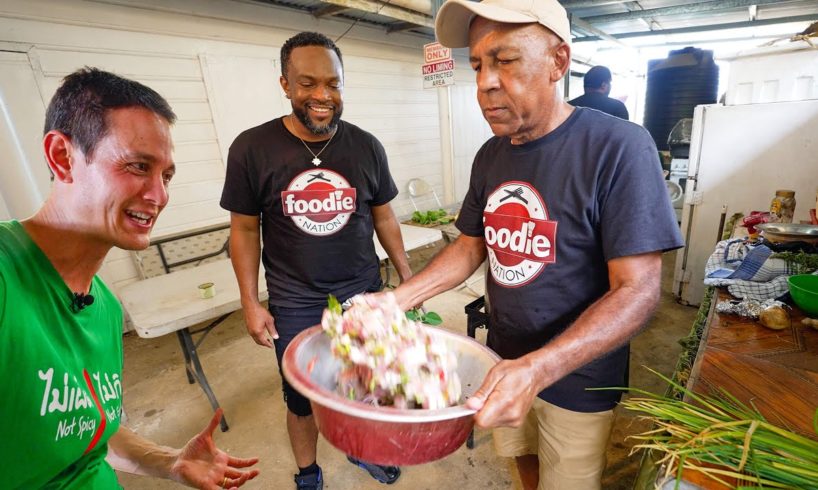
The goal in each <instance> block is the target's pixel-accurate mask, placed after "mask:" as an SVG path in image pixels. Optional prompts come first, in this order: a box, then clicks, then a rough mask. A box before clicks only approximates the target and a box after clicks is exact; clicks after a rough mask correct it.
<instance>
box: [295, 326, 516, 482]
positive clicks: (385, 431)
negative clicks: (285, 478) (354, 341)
mask: <svg viewBox="0 0 818 490" xmlns="http://www.w3.org/2000/svg"><path fill="white" fill-rule="evenodd" d="M428 328H430V330H431V333H432V335H433V336H434V337H435V340H439V341H441V342H446V343H447V344H448V345H449V348H450V349H453V350H454V352H455V353H456V356H457V373H458V375H459V376H460V382H461V385H462V388H463V395H464V399H465V398H466V397H468V396H470V395H471V394H472V393H474V392H475V391H477V389H478V388H479V387H480V385H481V384H482V382H483V378H485V376H486V373H488V371H489V369H491V368H492V366H494V365H495V364H496V363H497V362H498V361H499V360H500V359H499V357H497V354H495V353H494V352H493V351H491V350H490V349H488V348H487V347H485V346H483V345H482V344H479V343H477V342H475V341H474V340H472V339H471V338H469V337H466V336H463V335H458V334H454V333H451V332H448V331H446V330H442V329H438V328H432V327H428ZM340 368H341V363H340V362H339V361H338V360H337V359H336V358H335V357H334V356H333V355H332V354H331V352H330V339H329V337H328V336H326V335H325V334H324V332H323V331H322V330H321V327H320V326H315V327H311V328H309V329H307V330H305V331H303V332H301V333H300V334H298V336H296V337H295V339H293V341H292V342H291V343H290V345H289V346H288V347H287V351H286V352H285V353H284V358H283V360H282V369H283V371H284V376H285V377H286V378H287V381H289V382H290V384H291V385H292V386H293V388H295V389H296V390H298V392H299V393H301V394H302V395H304V396H305V397H307V398H308V399H309V400H310V402H311V404H312V410H313V414H314V415H315V421H316V423H317V424H318V429H319V430H320V431H321V434H322V435H323V436H324V437H325V438H326V439H327V441H329V442H330V443H331V444H332V445H333V446H335V447H336V448H338V449H340V450H341V451H343V452H344V453H346V454H348V455H350V456H353V457H355V458H358V459H361V460H363V461H366V462H369V463H375V464H379V465H394V466H406V465H413V464H422V463H428V462H430V461H435V460H437V459H440V458H442V457H444V456H447V455H449V454H451V453H452V452H454V451H455V450H457V448H459V447H460V446H461V445H462V444H463V443H464V442H465V441H466V438H467V437H468V436H469V433H470V432H471V430H472V428H473V427H474V410H470V409H468V408H466V407H465V406H463V405H458V406H454V407H449V408H444V409H440V410H423V409H415V410H400V409H396V408H390V407H375V406H372V405H367V404H364V403H360V402H356V401H352V400H348V399H346V398H344V397H342V396H341V395H339V394H338V393H337V391H336V380H337V375H338V371H339V370H340Z"/></svg>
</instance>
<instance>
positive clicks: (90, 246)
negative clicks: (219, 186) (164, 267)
mask: <svg viewBox="0 0 818 490" xmlns="http://www.w3.org/2000/svg"><path fill="white" fill-rule="evenodd" d="M175 119H176V115H175V114H174V113H173V111H172V110H171V108H170V106H169V105H168V103H167V101H165V99H163V98H162V97H161V96H160V95H159V94H158V93H156V92H155V91H153V90H152V89H150V88H148V87H146V86H144V85H142V84H140V83H137V82H134V81H132V80H127V79H124V78H121V77H119V76H116V75H113V74H111V73H107V72H104V71H101V70H97V69H94V68H85V69H81V70H79V71H77V72H75V73H72V74H71V75H69V76H67V77H66V78H65V79H64V80H63V83H62V85H61V86H60V87H59V88H58V89H57V93H56V94H55V95H54V98H53V99H52V100H51V103H50V104H49V106H48V110H47V113H46V124H45V137H44V140H43V147H44V150H45V159H46V161H47V163H48V166H49V169H50V170H51V173H52V176H53V188H52V191H51V194H50V195H49V196H48V198H47V199H46V202H45V203H44V204H43V206H42V207H41V208H40V209H39V210H38V211H37V213H36V214H35V215H34V216H32V217H30V218H28V219H25V220H23V221H20V222H18V221H10V222H0V352H2V354H0V383H2V384H3V386H5V387H7V390H9V392H8V394H7V396H4V397H3V403H2V404H0V441H2V442H1V443H0V487H2V488H26V489H29V488H41V487H47V488H61V489H63V488H65V489H83V490H86V489H94V490H95V489H110V488H120V486H119V484H118V483H117V479H116V474H115V472H114V469H117V470H121V471H126V472H132V473H139V474H145V475H151V476H156V477H161V478H167V479H172V480H175V481H177V482H180V483H183V484H185V485H189V486H192V487H197V488H202V489H204V488H206V489H209V490H212V489H214V488H220V487H221V488H235V487H239V486H241V485H243V484H244V483H245V482H246V481H248V480H249V479H251V478H253V477H255V476H256V475H257V474H258V471H257V470H246V469H244V468H247V467H249V466H252V465H253V464H255V463H256V461H257V460H256V459H255V458H253V459H240V458H234V457H231V456H229V455H228V454H227V453H225V452H224V451H221V450H219V449H218V448H216V446H215V444H214V442H213V430H214V429H215V428H216V426H217V425H218V422H219V418H220V417H221V411H218V412H217V413H216V415H215V416H214V417H213V419H212V420H211V421H210V424H209V425H208V426H207V428H205V429H204V430H203V431H202V432H201V433H199V434H198V435H197V436H195V437H194V438H193V439H191V440H190V441H189V442H188V443H187V445H185V447H183V448H182V449H173V448H168V447H162V446H159V445H157V444H154V443H152V442H150V441H148V440H146V439H143V438H142V437H140V436H138V435H137V434H135V433H134V432H132V431H130V430H128V429H127V428H125V427H122V426H121V425H120V417H121V415H122V383H121V380H122V337H121V335H122V309H121V307H120V305H119V302H118V301H117V299H116V297H115V296H114V295H113V294H112V293H111V291H110V290H109V289H108V288H107V287H106V286H105V284H104V283H103V282H102V281H101V280H100V279H99V277H97V276H96V273H97V271H98V270H99V268H100V266H101V265H102V262H103V260H104V259H105V256H106V254H107V253H108V251H109V250H110V249H111V248H112V247H119V248H122V249H126V250H136V249H141V248H145V247H146V246H147V245H148V243H149V235H150V231H151V228H152V227H153V224H154V223H155V222H156V218H157V216H158V215H159V212H160V211H162V209H163V208H164V207H165V205H166V204H167V202H168V189H167V187H168V183H169V182H170V179H171V177H173V173H174V170H175V166H174V164H173V159H172V155H171V153H172V143H171V137H170V125H171V124H172V123H173V122H174V121H175Z"/></svg>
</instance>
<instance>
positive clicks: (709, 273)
mask: <svg viewBox="0 0 818 490" xmlns="http://www.w3.org/2000/svg"><path fill="white" fill-rule="evenodd" d="M772 255H773V251H772V250H770V248H769V247H767V246H766V245H761V244H759V245H754V244H752V243H750V242H749V241H747V240H746V239H743V238H739V239H732V240H724V241H721V242H719V243H717V244H716V249H715V251H714V252H713V254H712V255H711V256H710V258H709V259H707V264H706V265H705V267H704V273H705V279H704V283H705V284H707V285H708V286H726V287H727V290H728V291H729V292H730V294H732V295H733V296H735V297H737V298H742V299H755V300H758V301H763V300H765V299H776V298H780V297H781V296H783V295H785V294H787V292H788V291H789V286H788V285H787V277H788V276H790V275H791V274H792V273H793V271H791V270H790V267H789V264H787V262H786V261H785V260H782V259H776V258H772Z"/></svg>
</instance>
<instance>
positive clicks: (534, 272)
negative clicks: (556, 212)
mask: <svg viewBox="0 0 818 490" xmlns="http://www.w3.org/2000/svg"><path fill="white" fill-rule="evenodd" d="M483 229H484V232H483V233H484V236H485V240H486V247H487V249H488V258H489V268H490V269H491V275H492V277H494V280H495V281H496V282H497V283H498V284H501V285H503V286H506V287H519V286H523V285H525V284H528V283H529V282H531V281H532V280H534V278H536V277H537V276H538V275H540V273H541V272H542V270H543V269H544V268H545V266H546V264H552V263H554V262H556V259H557V251H556V236H557V222H556V221H549V220H548V211H547V210H546V209H545V203H544V202H543V199H542V197H541V196H540V193H539V192H537V190H536V189H534V188H533V187H531V185H530V184H528V183H527V182H517V181H511V182H505V183H503V184H500V186H499V187H497V189H495V190H494V192H492V193H491V195H490V196H489V198H488V201H487V202H486V207H485V209H484V210H483Z"/></svg>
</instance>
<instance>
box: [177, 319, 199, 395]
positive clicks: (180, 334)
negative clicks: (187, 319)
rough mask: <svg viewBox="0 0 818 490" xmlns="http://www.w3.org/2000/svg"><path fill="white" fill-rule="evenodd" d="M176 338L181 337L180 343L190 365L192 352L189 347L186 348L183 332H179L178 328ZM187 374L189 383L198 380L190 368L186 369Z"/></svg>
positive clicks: (186, 361)
mask: <svg viewBox="0 0 818 490" xmlns="http://www.w3.org/2000/svg"><path fill="white" fill-rule="evenodd" d="M185 330H187V329H185ZM176 338H178V339H179V344H180V345H181V346H182V354H183V355H184V356H185V366H189V365H190V354H189V353H188V351H187V348H185V341H184V339H183V338H182V333H181V332H179V331H178V330H177V331H176ZM185 374H186V375H187V382H188V384H193V383H195V382H196V380H195V379H193V375H192V374H190V370H188V369H185Z"/></svg>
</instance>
